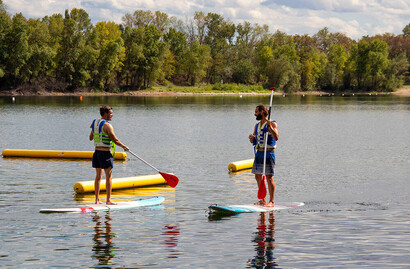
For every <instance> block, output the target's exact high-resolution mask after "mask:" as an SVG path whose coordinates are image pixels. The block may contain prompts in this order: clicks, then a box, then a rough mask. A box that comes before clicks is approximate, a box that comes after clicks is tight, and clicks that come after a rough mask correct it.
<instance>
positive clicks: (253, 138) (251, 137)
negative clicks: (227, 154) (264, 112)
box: [249, 125, 256, 143]
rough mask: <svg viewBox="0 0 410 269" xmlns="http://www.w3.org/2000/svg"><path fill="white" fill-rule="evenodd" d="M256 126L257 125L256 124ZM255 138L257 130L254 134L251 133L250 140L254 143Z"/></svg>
mask: <svg viewBox="0 0 410 269" xmlns="http://www.w3.org/2000/svg"><path fill="white" fill-rule="evenodd" d="M255 127H256V125H255ZM253 129H254V130H255V128H253ZM254 140H255V132H253V133H252V134H250V135H249V142H251V143H253V141H254Z"/></svg>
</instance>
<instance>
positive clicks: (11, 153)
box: [2, 149, 127, 160]
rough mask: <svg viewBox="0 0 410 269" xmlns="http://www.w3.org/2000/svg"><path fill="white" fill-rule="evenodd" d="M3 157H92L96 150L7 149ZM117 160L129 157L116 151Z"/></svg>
mask: <svg viewBox="0 0 410 269" xmlns="http://www.w3.org/2000/svg"><path fill="white" fill-rule="evenodd" d="M2 154H3V157H29V158H65V159H92V158H93V154H94V151H73V150H64V151H62V150H30V149H5V150H3V153H2ZM114 159H115V160H125V159H127V154H126V153H125V152H116V153H115V158H114Z"/></svg>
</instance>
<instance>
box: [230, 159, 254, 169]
mask: <svg viewBox="0 0 410 269" xmlns="http://www.w3.org/2000/svg"><path fill="white" fill-rule="evenodd" d="M253 160H254V159H249V160H243V161H237V162H232V163H230V164H229V165H228V170H229V171H231V172H237V171H240V170H245V169H251V168H252V165H253Z"/></svg>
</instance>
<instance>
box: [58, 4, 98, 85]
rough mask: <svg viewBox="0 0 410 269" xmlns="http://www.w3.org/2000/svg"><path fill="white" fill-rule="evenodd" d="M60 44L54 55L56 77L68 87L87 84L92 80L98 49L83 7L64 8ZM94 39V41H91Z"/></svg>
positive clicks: (91, 26)
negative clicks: (69, 9)
mask: <svg viewBox="0 0 410 269" xmlns="http://www.w3.org/2000/svg"><path fill="white" fill-rule="evenodd" d="M63 21H64V27H63V32H62V37H61V41H60V46H59V48H58V51H57V55H56V63H57V67H56V70H57V71H56V72H57V78H58V79H60V80H62V81H63V82H65V83H67V84H68V86H69V87H81V86H87V85H88V83H89V82H90V81H91V80H92V74H91V72H92V70H93V69H94V66H95V63H96V58H97V56H98V51H97V50H96V48H95V47H94V46H95V44H93V43H95V35H94V31H92V29H93V25H92V24H91V21H90V19H89V16H88V14H87V12H85V11H84V10H83V9H73V10H71V12H69V11H68V10H66V12H65V17H64V20H63ZM93 40H94V42H93Z"/></svg>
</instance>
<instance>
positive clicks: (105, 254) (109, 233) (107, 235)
mask: <svg viewBox="0 0 410 269" xmlns="http://www.w3.org/2000/svg"><path fill="white" fill-rule="evenodd" d="M110 214H111V212H110V211H107V212H106V213H105V220H103V219H102V217H101V216H100V215H99V213H95V215H93V221H94V222H95V227H94V231H95V234H94V237H93V241H94V246H93V252H94V254H93V255H91V257H92V258H93V259H97V260H98V267H100V268H101V265H109V264H111V259H112V258H113V257H114V256H115V255H114V253H113V248H114V242H113V238H114V237H115V233H114V232H113V230H112V226H111V223H110V222H111V220H112V218H111V216H110ZM107 268H110V267H109V266H108V267H107Z"/></svg>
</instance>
